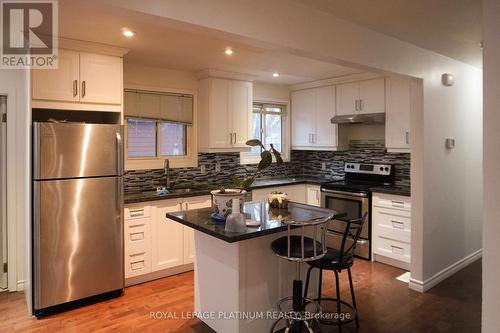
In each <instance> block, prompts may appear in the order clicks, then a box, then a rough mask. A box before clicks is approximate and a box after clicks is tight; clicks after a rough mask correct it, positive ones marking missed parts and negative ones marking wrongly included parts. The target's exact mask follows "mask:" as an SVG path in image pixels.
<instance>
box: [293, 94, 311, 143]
mask: <svg viewBox="0 0 500 333" xmlns="http://www.w3.org/2000/svg"><path fill="white" fill-rule="evenodd" d="M315 110H316V92H315V90H314V89H306V90H299V91H294V92H292V112H291V113H292V147H309V146H311V145H312V136H313V134H314V133H315V132H316V129H315V126H316V119H315V118H316V112H315Z"/></svg>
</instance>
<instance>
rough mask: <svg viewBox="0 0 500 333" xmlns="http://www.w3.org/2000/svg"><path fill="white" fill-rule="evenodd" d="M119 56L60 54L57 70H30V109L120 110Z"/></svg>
mask: <svg viewBox="0 0 500 333" xmlns="http://www.w3.org/2000/svg"><path fill="white" fill-rule="evenodd" d="M122 72H123V62H122V58H121V57H116V56H108V55H101V54H94V53H84V52H78V51H70V50H62V49H61V50H60V51H59V68H58V69H56V70H42V69H40V70H33V71H32V98H33V107H35V108H36V107H42V108H53V109H70V110H90V109H91V110H101V111H121V104H122V91H123V73H122Z"/></svg>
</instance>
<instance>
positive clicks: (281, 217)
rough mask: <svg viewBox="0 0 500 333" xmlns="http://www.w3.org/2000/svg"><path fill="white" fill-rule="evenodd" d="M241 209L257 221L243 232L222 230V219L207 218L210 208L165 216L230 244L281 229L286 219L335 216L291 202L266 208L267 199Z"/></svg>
mask: <svg viewBox="0 0 500 333" xmlns="http://www.w3.org/2000/svg"><path fill="white" fill-rule="evenodd" d="M243 211H244V212H245V213H246V214H248V215H250V218H251V219H253V220H256V221H260V222H261V225H260V226H259V227H247V228H246V230H245V231H244V232H226V231H225V230H224V222H216V221H214V220H213V219H212V218H211V217H210V216H211V214H212V212H213V209H212V208H201V209H194V210H189V211H182V212H174V213H167V214H166V217H167V218H169V219H171V220H174V221H177V222H179V223H181V224H183V225H185V226H188V227H190V228H193V229H195V230H198V231H201V232H203V233H205V234H208V235H211V236H213V237H215V238H218V239H221V240H223V241H226V242H228V243H234V242H239V241H242V240H245V239H250V238H255V237H260V236H265V235H270V234H274V233H277V232H282V231H285V230H287V224H286V222H287V221H310V220H313V219H317V218H322V217H327V216H331V217H330V218H333V217H334V216H336V215H337V213H336V212H335V211H333V210H330V209H325V208H319V207H314V206H309V205H304V204H300V203H295V202H290V203H289V205H288V208H287V209H277V208H269V204H268V203H267V202H259V201H255V202H247V203H245V205H244V207H243Z"/></svg>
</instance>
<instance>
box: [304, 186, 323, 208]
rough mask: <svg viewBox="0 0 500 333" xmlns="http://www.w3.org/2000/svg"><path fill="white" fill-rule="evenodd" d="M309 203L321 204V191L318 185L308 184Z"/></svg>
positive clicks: (313, 204) (312, 204)
mask: <svg viewBox="0 0 500 333" xmlns="http://www.w3.org/2000/svg"><path fill="white" fill-rule="evenodd" d="M306 190H307V204H308V205H311V206H317V207H320V206H321V192H320V187H319V186H318V185H307V186H306Z"/></svg>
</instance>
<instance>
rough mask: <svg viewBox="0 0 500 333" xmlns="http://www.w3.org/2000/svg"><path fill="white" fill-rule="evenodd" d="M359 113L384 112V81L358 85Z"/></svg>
mask: <svg viewBox="0 0 500 333" xmlns="http://www.w3.org/2000/svg"><path fill="white" fill-rule="evenodd" d="M359 98H360V100H361V105H360V113H380V112H385V80H384V79H375V80H367V81H361V82H360V83H359Z"/></svg>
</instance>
